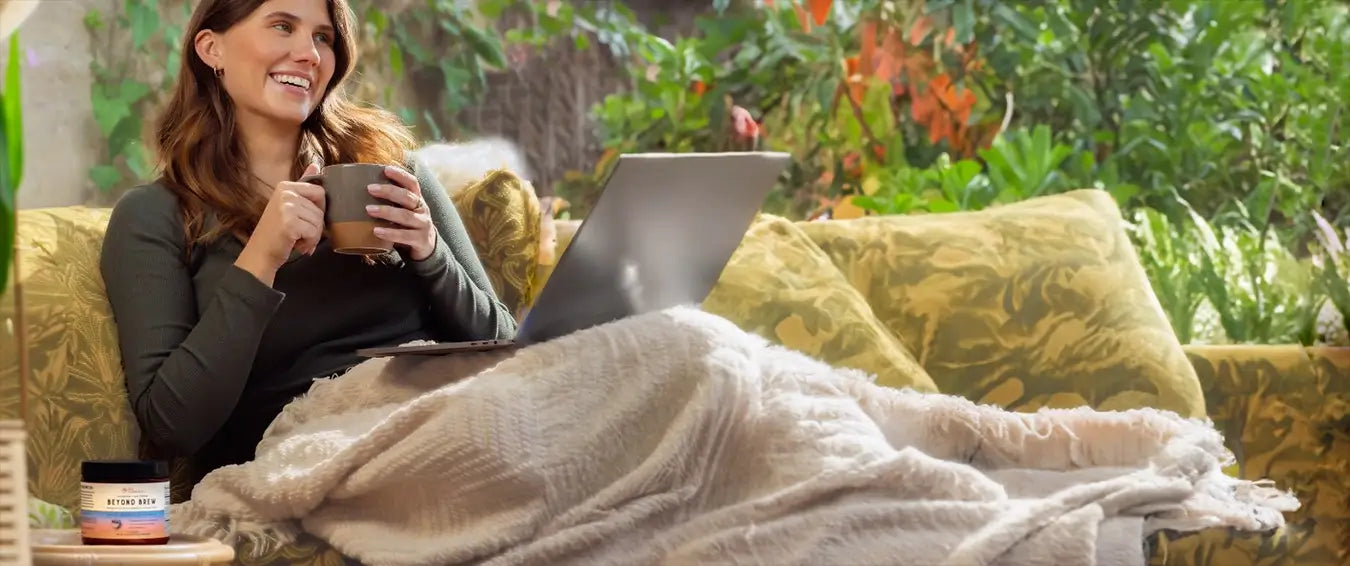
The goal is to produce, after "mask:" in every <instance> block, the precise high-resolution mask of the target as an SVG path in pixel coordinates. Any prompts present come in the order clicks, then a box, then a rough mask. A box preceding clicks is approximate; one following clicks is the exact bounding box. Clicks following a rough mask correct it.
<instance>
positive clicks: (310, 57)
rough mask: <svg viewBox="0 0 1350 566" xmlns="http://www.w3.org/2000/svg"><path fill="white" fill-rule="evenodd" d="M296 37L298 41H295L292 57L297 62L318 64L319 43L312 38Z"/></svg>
mask: <svg viewBox="0 0 1350 566" xmlns="http://www.w3.org/2000/svg"><path fill="white" fill-rule="evenodd" d="M295 37H296V38H297V39H296V40H295V41H294V45H292V46H291V57H292V58H293V59H295V60H296V61H297V62H303V63H311V64H318V63H319V46H318V42H317V41H316V40H315V39H314V38H313V37H311V36H305V35H301V34H296V35H295Z"/></svg>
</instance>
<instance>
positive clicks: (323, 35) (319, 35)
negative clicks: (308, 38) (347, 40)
mask: <svg viewBox="0 0 1350 566" xmlns="http://www.w3.org/2000/svg"><path fill="white" fill-rule="evenodd" d="M314 38H315V39H317V40H319V42H320V43H332V42H333V41H332V39H330V38H329V37H328V34H326V33H316V34H314Z"/></svg>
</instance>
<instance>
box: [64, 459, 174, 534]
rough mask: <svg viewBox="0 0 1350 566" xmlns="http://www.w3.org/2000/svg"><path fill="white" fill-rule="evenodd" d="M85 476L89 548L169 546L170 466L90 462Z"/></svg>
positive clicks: (83, 530) (83, 516) (83, 510)
mask: <svg viewBox="0 0 1350 566" xmlns="http://www.w3.org/2000/svg"><path fill="white" fill-rule="evenodd" d="M80 476H81V477H80V538H81V539H83V541H84V544H108V545H130V544H167V543H168V542H169V464H168V462H164V461H157V460H154V461H142V460H118V461H88V462H83V463H81V465H80Z"/></svg>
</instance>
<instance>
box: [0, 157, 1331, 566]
mask: <svg viewBox="0 0 1350 566" xmlns="http://www.w3.org/2000/svg"><path fill="white" fill-rule="evenodd" d="M456 204H457V206H458V207H459V209H460V211H461V214H462V215H464V216H465V218H466V224H467V225H468V227H469V230H470V233H471V235H472V236H473V238H474V240H475V243H476V244H477V245H478V249H479V253H480V256H482V258H483V260H484V262H485V264H486V266H487V268H488V269H489V271H491V272H492V274H493V283H494V285H496V286H497V289H498V291H499V293H500V294H501V295H502V296H503V297H504V298H505V299H506V300H507V301H508V303H509V304H511V305H512V306H514V307H516V308H520V307H523V306H525V305H527V304H528V303H529V301H530V300H531V299H532V297H533V296H534V291H535V290H536V289H537V288H538V287H539V285H541V284H542V282H543V281H544V280H546V278H547V274H548V267H549V266H546V265H545V266H537V265H536V261H535V258H537V257H538V256H539V243H538V234H539V230H540V226H539V221H538V217H537V210H538V209H537V207H538V203H537V201H536V200H535V199H534V197H533V194H532V193H531V192H530V191H529V190H528V189H527V188H526V187H524V186H523V185H521V184H520V183H519V182H517V180H516V179H514V177H511V176H510V175H509V174H494V175H491V176H489V177H488V178H486V179H484V180H483V181H482V182H480V183H478V184H477V185H476V186H474V187H472V188H470V189H469V190H466V191H464V192H462V193H459V194H457V195H456ZM107 216H108V211H107V210H103V209H89V208H83V207H68V208H58V209H43V210H26V211H22V212H21V213H20V217H19V245H20V249H21V253H22V254H23V263H22V268H23V270H22V272H21V273H20V274H19V277H20V278H21V280H22V281H23V285H24V289H25V293H26V301H27V303H26V309H25V311H26V314H27V317H28V321H27V336H28V340H29V352H28V353H29V358H30V360H31V362H32V368H33V369H32V379H31V382H30V383H29V394H30V406H29V418H28V422H29V434H30V441H29V446H28V452H29V464H30V470H31V472H32V473H31V477H30V481H29V487H30V491H31V494H32V495H33V496H34V497H36V498H39V499H41V500H44V501H47V502H51V503H54V504H57V505H62V506H66V507H68V508H73V507H75V506H76V505H77V496H78V480H79V478H78V469H79V465H78V464H79V462H80V461H81V460H84V459H99V458H119V457H132V456H136V455H137V454H138V443H139V435H138V433H137V430H136V425H135V422H134V420H133V419H132V417H131V413H130V410H129V407H128V404H127V401H126V396H125V392H124V389H123V384H122V373H121V371H120V357H119V355H118V350H117V344H116V339H115V333H114V331H113V321H112V319H111V315H110V313H109V309H108V305H107V302H106V299H105V298H104V295H103V290H102V282H101V281H100V278H99V275H98V270H97V265H98V262H97V259H98V254H99V242H100V238H101V235H102V230H103V228H104V226H105V223H106V221H107ZM569 227H572V228H574V227H575V225H567V224H564V225H563V226H562V230H560V246H565V245H566V242H567V239H568V236H569V235H570V233H571V231H570V230H569V229H568V228H569ZM9 308H10V307H9V305H8V304H5V305H3V306H0V309H9ZM704 308H705V309H707V310H709V311H712V312H716V313H718V314H721V315H723V316H726V317H727V318H729V319H731V320H733V321H735V322H736V323H737V324H739V325H741V326H742V327H743V328H746V329H747V330H750V331H752V332H756V333H759V334H761V335H764V336H766V337H768V338H770V339H771V340H774V341H776V342H779V343H782V344H785V345H787V346H790V347H793V348H797V349H799V350H802V351H804V352H807V353H809V354H811V355H814V356H817V357H820V358H821V359H824V360H826V361H828V362H831V363H834V364H838V365H846V366H850V367H857V368H861V369H864V370H867V371H870V372H873V373H875V374H876V375H877V376H878V380H879V382H881V383H883V384H887V385H893V386H911V387H915V388H917V389H921V390H927V391H942V392H946V393H954V394H959V395H963V396H966V397H968V398H971V399H974V400H977V401H980V402H986V403H994V404H998V405H1000V406H1004V407H1009V408H1012V409H1016V410H1034V409H1036V408H1038V407H1043V406H1074V405H1083V404H1087V405H1091V406H1094V407H1098V408H1104V409H1119V408H1128V407H1136V406H1154V407H1162V408H1167V409H1172V410H1176V411H1178V412H1181V413H1183V414H1188V415H1193V416H1206V415H1207V416H1208V417H1210V418H1212V419H1213V420H1214V422H1215V425H1216V426H1217V427H1218V428H1219V429H1220V430H1222V431H1223V432H1224V433H1225V434H1226V436H1227V438H1228V442H1229V446H1230V447H1231V448H1232V449H1233V450H1234V452H1235V453H1236V454H1237V456H1238V464H1237V466H1235V468H1234V469H1233V473H1235V474H1240V475H1242V476H1244V477H1251V478H1262V477H1265V478H1271V479H1273V480H1275V481H1276V482H1277V483H1278V484H1279V485H1280V486H1281V487H1286V488H1290V489H1293V490H1295V492H1296V493H1297V495H1298V496H1299V497H1300V499H1301V500H1302V501H1303V502H1304V508H1303V509H1302V510H1300V511H1298V512H1297V513H1294V514H1291V515H1290V525H1289V526H1288V527H1287V528H1285V529H1283V530H1281V531H1279V532H1276V533H1264V534H1245V533H1243V534H1240V533H1230V532H1227V531H1221V530H1211V531H1206V532H1203V533H1200V534H1195V535H1189V536H1169V535H1167V534H1164V535H1161V536H1157V537H1154V538H1152V539H1151V540H1149V541H1147V543H1146V549H1147V550H1146V551H1147V552H1149V553H1150V556H1151V563H1152V564H1158V565H1161V564H1167V565H1206V566H1211V565H1212V566H1219V565H1223V566H1228V565H1246V564H1262V565H1265V564H1299V565H1333V564H1345V563H1347V562H1348V561H1350V552H1347V550H1348V548H1350V544H1347V543H1348V542H1350V529H1348V528H1347V527H1348V526H1350V514H1347V507H1348V504H1350V489H1348V488H1350V479H1347V478H1348V477H1350V465H1348V463H1350V442H1348V441H1350V439H1348V438H1347V428H1350V418H1348V417H1347V413H1348V412H1350V411H1348V409H1350V403H1348V401H1350V349H1336V348H1303V347H1299V346H1234V347H1204V346H1183V345H1181V344H1179V343H1177V341H1176V338H1175V336H1174V335H1173V333H1172V332H1171V330H1170V328H1169V327H1168V325H1167V322H1166V320H1165V319H1164V318H1163V314H1162V311H1161V309H1160V308H1159V307H1158V303H1157V300H1156V299H1155V298H1154V296H1153V294H1152V292H1151V291H1150V290H1149V286H1148V282H1147V281H1146V280H1145V279H1144V275H1143V272H1142V269H1141V268H1140V266H1139V264H1138V261H1137V260H1136V258H1135V255H1134V250H1133V248H1132V247H1131V246H1130V245H1129V241H1128V239H1127V238H1126V236H1125V232H1124V230H1123V229H1122V227H1121V225H1120V214H1119V211H1118V210H1117V209H1116V207H1115V204H1114V203H1113V202H1112V201H1111V199H1110V197H1108V196H1107V195H1106V194H1104V193H1101V192H1097V191H1077V192H1073V193H1068V194H1065V195H1058V196H1052V197H1044V198H1040V199H1035V200H1033V201H1028V202H1025V203H1020V204H1016V205H1008V206H1005V207H1000V208H996V209H990V210H986V211H982V212H976V213H956V214H943V215H928V216H903V217H875V218H866V219H860V220H852V221H825V222H813V223H799V222H790V221H787V220H785V219H782V218H776V217H772V216H767V215H766V216H762V217H760V218H758V219H757V220H756V223H755V224H754V225H753V226H752V227H751V229H750V230H749V232H748V233H747V235H746V239H745V241H744V242H743V244H742V245H741V247H740V248H739V249H738V250H737V251H736V253H735V255H734V256H733V258H732V260H731V262H730V264H729V265H728V267H727V269H726V271H725V272H724V273H723V276H722V279H721V281H720V282H719V284H718V286H717V288H716V289H714V291H713V292H712V294H711V295H710V296H709V297H708V300H707V301H706V302H705V305H704ZM9 314H10V313H8V312H0V315H3V317H8V316H9ZM0 319H2V318H0ZM16 354H17V352H15V350H14V345H13V344H9V343H5V344H2V345H0V360H6V361H8V360H13V359H15V357H16ZM0 371H3V372H5V373H4V374H3V375H0V418H8V417H12V416H14V415H15V414H17V412H18V407H17V402H16V398H17V391H16V390H15V388H16V383H17V381H16V375H15V370H14V368H13V366H12V364H9V363H6V364H3V367H0ZM175 487H176V489H175V490H174V491H175V498H176V499H179V500H181V499H182V498H183V497H185V496H186V495H187V494H188V488H189V487H190V486H187V485H181V484H180V485H176V486H175ZM240 550H241V551H243V552H241V554H245V555H246V554H249V553H248V552H247V551H248V549H246V548H241V549H240ZM346 562H348V561H347V560H346V559H344V558H343V557H342V556H341V555H339V554H338V553H337V552H336V551H334V550H333V549H331V548H329V547H327V546H326V545H325V544H323V543H322V542H321V541H318V540H316V539H312V538H311V539H304V540H302V541H300V542H299V543H297V544H293V545H291V546H288V547H285V548H282V549H279V550H277V551H275V552H273V553H271V554H269V555H268V556H266V557H264V558H262V559H259V560H251V561H248V563H251V564H340V563H346Z"/></svg>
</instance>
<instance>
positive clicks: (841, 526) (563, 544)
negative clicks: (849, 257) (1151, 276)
mask: <svg viewBox="0 0 1350 566" xmlns="http://www.w3.org/2000/svg"><path fill="white" fill-rule="evenodd" d="M464 376H467V377H464ZM459 377H464V378H463V379H457V378H459ZM1229 458H1230V454H1229V453H1227V452H1226V451H1225V450H1224V448H1223V445H1222V442H1221V439H1220V437H1219V435H1218V434H1217V433H1216V432H1215V431H1214V430H1213V429H1212V428H1211V427H1209V426H1207V425H1205V424H1204V423H1199V422H1191V421H1186V420H1183V419H1180V418H1178V417H1176V416H1175V415H1173V414H1170V413H1163V412H1156V411H1150V410H1139V411H1130V412H1122V413H1095V412H1090V411H1085V410H1061V411H1043V412H1041V413H1038V414H1034V415H1032V414H1017V413H1010V412H1004V411H1001V410H998V409H996V408H993V407H984V406H977V405H975V404H972V403H970V402H968V401H965V400H963V399H960V398H956V397H950V396H942V395H925V394H919V393H915V392H911V391H900V390H894V389H888V388H883V387H879V386H876V385H874V384H872V383H871V382H870V380H869V379H868V378H867V376H865V375H863V374H861V373H859V372H855V371H851V370H840V369H835V368H831V367H828V366H826V365H824V364H822V363H820V362H817V361H814V360H812V359H809V358H807V357H805V356H803V355H800V354H798V353H795V352H792V351H789V350H786V349H783V348H779V347H775V346H772V345H770V344H768V343H767V342H765V341H764V340H762V339H761V338H759V337H757V336H754V335H750V334H747V333H745V332H743V331H741V330H740V329H738V328H736V327H735V326H734V325H732V324H731V323H729V322H727V321H725V320H723V319H721V318H718V317H715V316H713V315H709V314H706V313H703V312H701V311H699V310H696V309H692V308H677V309H670V310H667V311H663V312H659V313H654V314H649V315H643V316H639V317H633V318H630V319H626V320H623V321H619V322H615V323H612V324H609V325H605V326H602V327H598V328H595V329H591V330H588V331H584V332H579V333H576V334H573V335H570V336H567V337H564V338H561V339H558V340H555V341H552V342H548V343H544V344H538V345H534V346H531V347H528V348H523V349H520V350H517V351H514V352H510V353H507V354H479V355H466V356H447V357H439V358H423V359H414V358H405V359H399V360H395V361H392V362H385V361H370V362H367V363H364V364H362V365H360V366H358V367H357V368H355V369H353V370H352V371H351V372H349V373H348V374H347V375H345V376H343V377H341V378H338V379H332V380H324V381H320V382H316V384H315V385H314V386H313V388H312V390H311V392H310V393H309V394H308V395H307V396H306V397H304V398H301V399H298V400H296V401H295V402H293V403H292V404H291V405H289V406H288V407H287V408H286V410H285V411H284V412H283V413H282V415H281V416H280V417H278V418H277V420H276V421H275V422H274V423H273V425H272V427H271V428H270V429H269V430H268V431H267V434H266V437H265V438H264V440H263V442H262V443H261V444H260V445H259V448H258V455H257V458H256V460H254V461H252V462H249V463H246V464H243V465H239V466H230V467H226V468H222V469H219V470H216V471H214V472H212V473H211V474H208V475H207V476H206V478H205V479H204V480H203V481H202V482H201V483H200V484H199V485H198V486H197V487H196V489H195V491H194V492H193V496H192V500H191V501H190V502H188V503H185V504H182V505H178V506H175V507H174V509H173V513H172V522H171V524H172V526H173V527H172V528H173V530H174V531H175V532H188V533H196V534H207V535H210V536H215V537H217V538H221V539H222V540H225V541H226V542H238V541H239V540H241V539H252V540H255V541H263V542H268V543H284V542H287V541H288V540H291V538H292V537H293V536H294V535H295V534H296V533H297V532H298V530H299V529H303V530H305V531H309V532H310V533H313V534H314V535H317V536H318V537H320V538H322V539H324V540H326V541H328V542H329V543H331V544H332V545H333V546H334V547H335V548H336V549H337V550H339V551H340V552H342V553H343V554H345V555H347V556H350V557H354V558H356V559H358V560H361V561H362V562H364V563H367V564H372V565H386V564H387V565H403V564H409V565H411V564H429V565H430V564H437V565H441V564H464V563H474V564H623V565H634V564H773V565H788V564H845V563H846V564H853V565H861V564H898V563H903V564H907V565H914V566H924V565H962V566H964V565H984V564H1010V565H1011V564H1075V565H1090V564H1103V565H1112V566H1116V565H1121V566H1123V565H1142V564H1144V558H1145V557H1144V550H1143V548H1144V544H1143V543H1144V537H1145V536H1146V535H1147V534H1148V533H1150V532H1152V531H1154V530H1156V529H1160V528H1172V529H1180V530H1188V529H1199V528H1204V527H1211V526H1229V527H1236V528H1239V529H1251V530H1257V529H1270V528H1273V527H1277V526H1280V525H1282V524H1283V518H1282V515H1281V513H1280V511H1281V510H1289V509H1293V508H1295V507H1296V506H1297V502H1296V501H1294V500H1293V498H1292V497H1290V496H1288V495H1287V494H1284V493H1282V492H1278V491H1275V490H1273V489H1271V488H1269V487H1266V486H1263V485H1257V484H1253V483H1249V482H1243V481H1237V480H1233V479H1230V478H1228V477H1226V476H1224V475H1223V474H1222V473H1221V470H1220V467H1221V466H1222V465H1224V464H1225V463H1226V462H1227V461H1228V460H1229ZM1033 466H1035V467H1036V469H1033ZM236 546H238V545H236ZM265 547H266V545H263V548H265Z"/></svg>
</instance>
